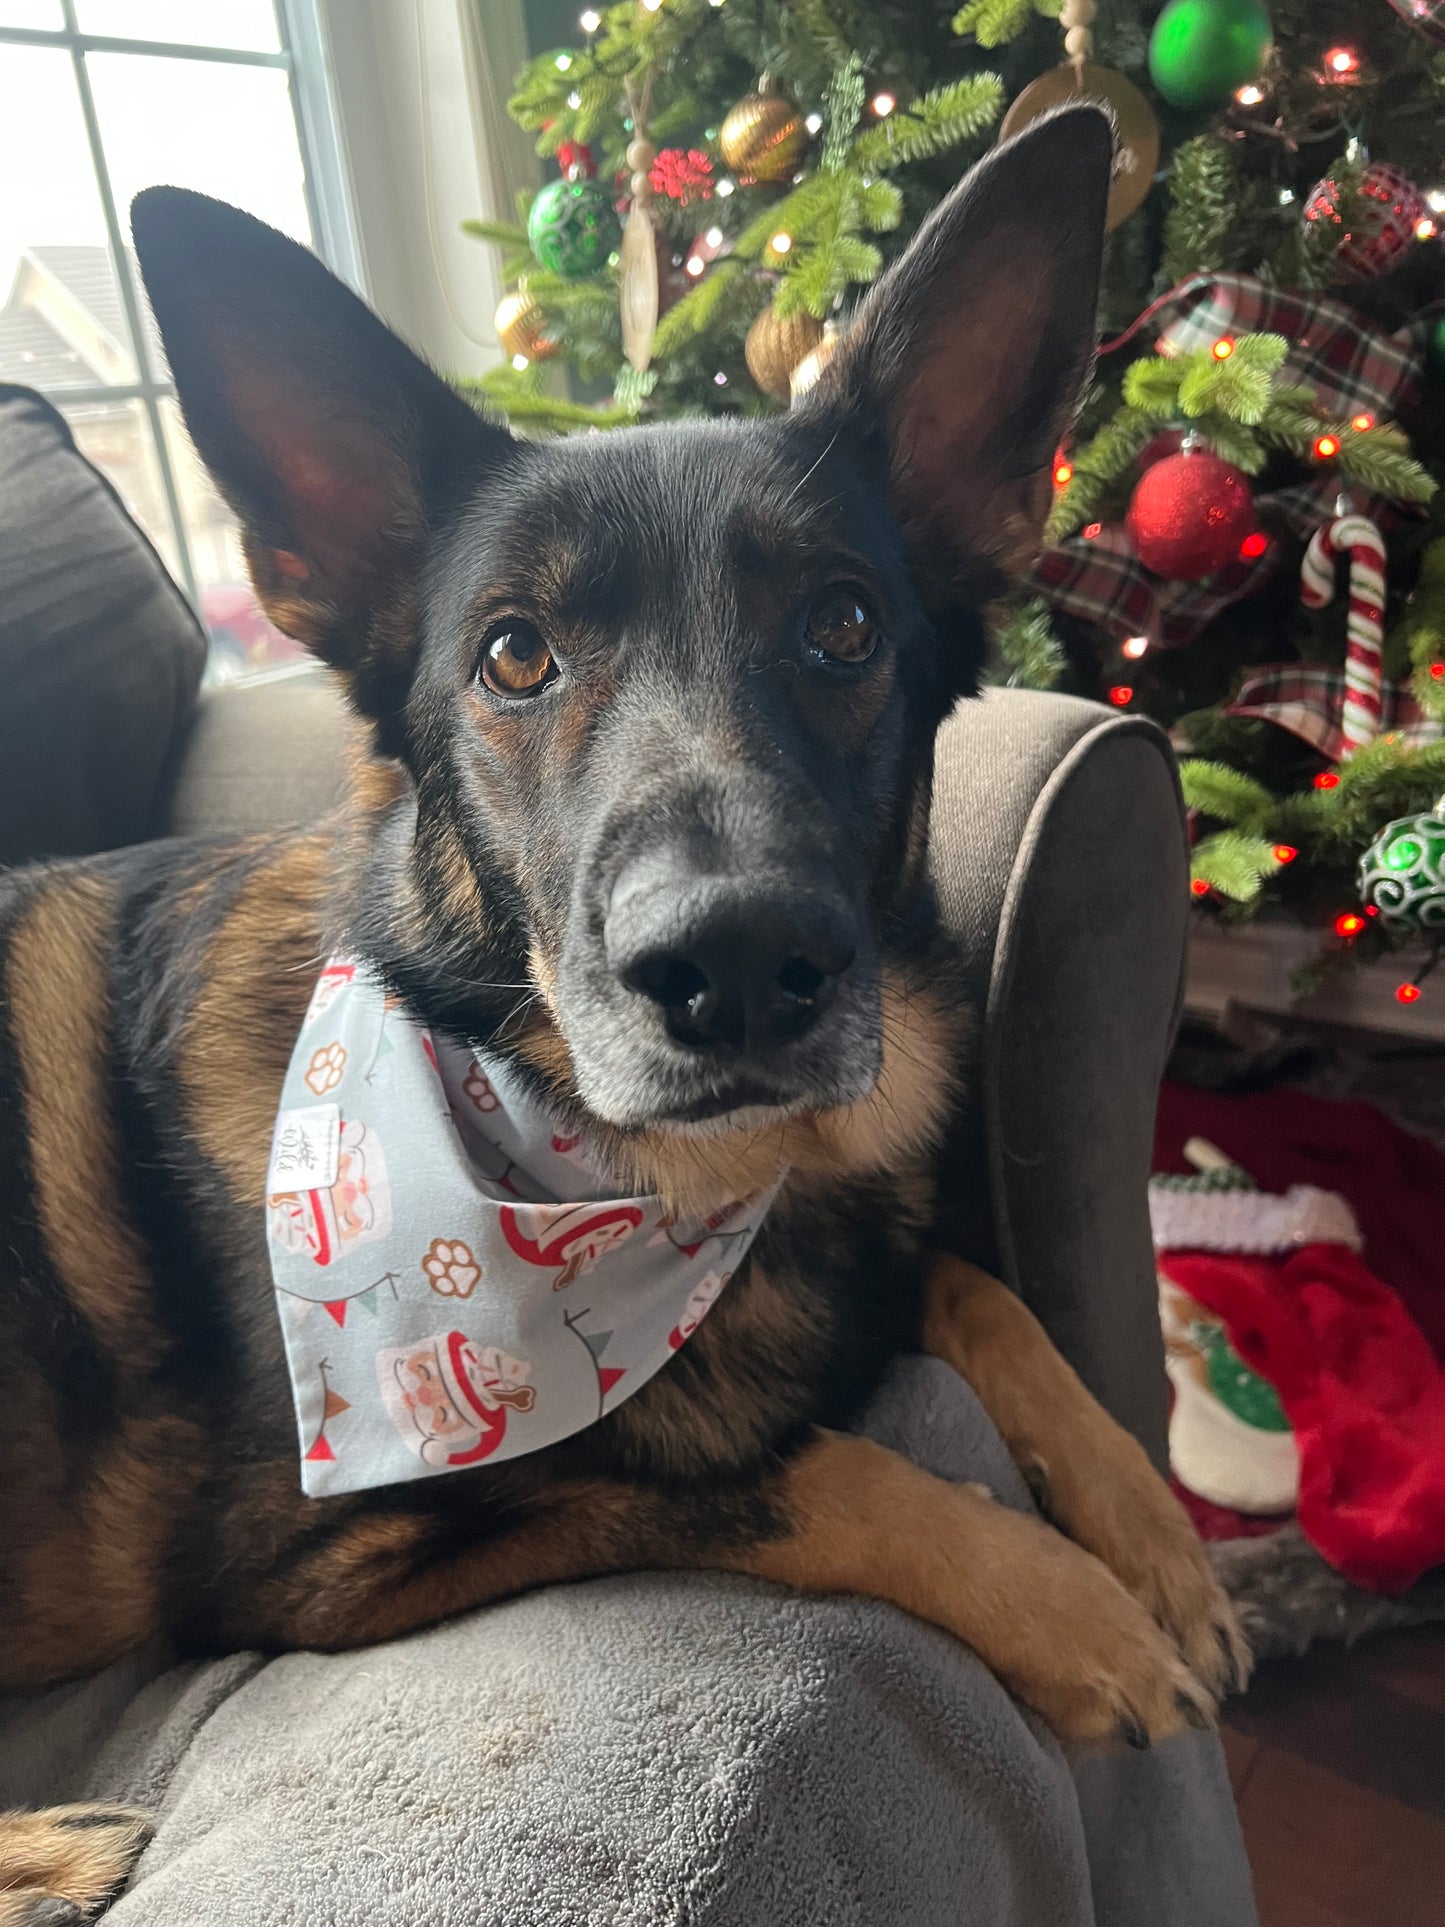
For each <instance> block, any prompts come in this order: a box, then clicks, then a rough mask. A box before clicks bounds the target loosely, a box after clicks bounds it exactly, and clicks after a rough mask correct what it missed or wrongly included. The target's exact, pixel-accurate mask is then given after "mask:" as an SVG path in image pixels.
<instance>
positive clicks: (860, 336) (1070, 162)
mask: <svg viewBox="0 0 1445 1927" xmlns="http://www.w3.org/2000/svg"><path fill="white" fill-rule="evenodd" d="M1113 151H1114V140H1113V130H1112V128H1111V126H1110V123H1109V121H1108V119H1107V117H1106V116H1105V115H1104V114H1103V113H1102V112H1101V111H1100V110H1099V109H1098V108H1097V107H1093V106H1079V107H1069V108H1065V109H1064V110H1062V111H1061V112H1059V113H1056V114H1053V115H1050V116H1049V117H1048V118H1047V119H1045V120H1042V121H1039V122H1037V123H1036V124H1035V125H1034V126H1033V127H1031V128H1029V129H1028V130H1027V131H1026V132H1024V133H1022V134H1020V135H1018V136H1017V137H1016V138H1015V139H1013V140H1010V141H1005V142H1004V143H1003V144H1002V145H1001V146H999V147H996V148H995V149H994V150H993V151H992V153H990V154H989V155H988V156H987V157H986V158H985V159H984V160H983V161H981V162H980V163H979V165H978V166H977V167H975V168H974V169H973V170H972V171H971V172H970V173H969V174H967V175H966V176H965V177H964V179H963V180H962V181H960V182H959V184H958V186H957V187H956V188H954V190H953V192H952V193H951V194H950V195H949V196H948V197H947V199H946V200H944V201H942V202H941V203H940V204H939V206H938V207H937V208H936V209H935V210H934V212H933V213H932V215H931V216H930V217H929V219H928V220H927V221H925V222H924V224H923V226H922V227H921V228H920V229H919V231H918V233H917V235H916V236H915V237H914V240H913V242H912V244H911V245H910V246H909V248H908V249H907V251H906V252H905V253H904V254H903V255H902V256H901V257H900V258H899V260H898V261H897V262H895V263H894V265H893V266H892V267H891V268H890V269H889V270H888V272H887V273H886V274H884V275H882V276H881V277H880V278H879V280H878V281H877V283H876V284H875V286H874V287H873V289H872V290H871V291H870V293H869V295H868V297H867V299H866V300H865V301H864V303H863V305H862V307H861V308H860V309H859V312H858V315H857V318H856V320H855V322H854V323H853V326H852V327H851V328H850V329H849V331H848V334H847V335H846V336H845V338H844V340H843V342H842V343H841V344H840V346H839V348H838V351H837V352H836V354H835V355H834V357H833V359H832V361H831V362H830V363H829V365H828V367H827V369H826V370H825V371H824V375H823V378H822V380H821V381H820V382H819V383H818V385H817V387H816V388H815V389H814V390H813V392H812V394H811V395H810V396H809V397H808V398H807V400H806V402H805V403H804V404H803V406H804V408H805V409H806V410H807V412H809V413H812V412H814V411H815V410H822V411H826V412H832V411H834V410H836V409H838V408H840V407H841V408H844V409H846V410H848V411H849V413H850V414H852V415H855V416H856V417H858V418H859V419H860V421H861V425H862V426H863V427H864V429H865V431H866V432H869V433H875V432H876V433H880V434H881V436H882V439H883V442H884V445H885V450H886V456H887V461H888V466H889V471H890V477H891V491H892V499H893V505H894V508H895V511H896V513H897V515H898V518H899V521H900V523H901V524H902V527H903V529H904V533H905V535H906V537H907V539H908V543H909V548H910V551H911V554H912V558H913V564H914V570H915V574H916V575H917V576H918V577H919V579H920V584H921V586H923V587H924V589H925V593H927V592H928V591H929V590H936V591H938V592H940V593H942V594H944V595H953V594H959V593H962V594H964V595H968V594H970V593H974V594H978V593H987V592H989V591H990V589H991V588H993V587H997V586H998V581H997V577H998V574H999V572H1000V571H1002V572H1003V573H1006V574H1012V573H1016V572H1019V571H1021V570H1022V569H1023V568H1025V567H1027V565H1028V563H1029V562H1030V561H1031V560H1032V559H1033V556H1034V554H1035V553H1036V551H1037V548H1038V545H1039V539H1040V536H1041V533H1042V529H1043V523H1044V520H1045V518H1046V516H1047V514H1048V506H1049V501H1050V491H1051V485H1052V470H1053V465H1054V455H1055V451H1056V450H1057V448H1058V444H1059V441H1060V439H1061V437H1062V436H1063V434H1064V433H1065V431H1066V430H1067V428H1068V426H1069V424H1070V422H1071V421H1072V419H1073V416H1074V412H1075V410H1076V409H1077V407H1078V404H1079V402H1080V400H1081V399H1082V396H1083V392H1084V387H1085V384H1086V382H1087V380H1088V377H1089V371H1090V369H1091V368H1092V366H1093V359H1094V347H1095V323H1096V310H1097V305H1098V288H1099V266H1100V258H1101V254H1102V250H1103V240H1104V210H1105V206H1106V204H1107V201H1108V197H1109V177H1110V169H1111V165H1112V160H1113Z"/></svg>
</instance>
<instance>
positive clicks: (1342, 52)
mask: <svg viewBox="0 0 1445 1927" xmlns="http://www.w3.org/2000/svg"><path fill="white" fill-rule="evenodd" d="M1325 65H1326V66H1327V67H1328V68H1329V70H1330V72H1331V73H1332V74H1334V75H1335V76H1336V77H1337V78H1338V79H1341V80H1343V79H1344V77H1345V75H1346V74H1357V73H1358V72H1359V71H1360V56H1359V55H1358V54H1357V53H1356V52H1355V50H1354V48H1353V47H1331V48H1330V50H1329V52H1328V53H1327V54H1326V55H1325Z"/></svg>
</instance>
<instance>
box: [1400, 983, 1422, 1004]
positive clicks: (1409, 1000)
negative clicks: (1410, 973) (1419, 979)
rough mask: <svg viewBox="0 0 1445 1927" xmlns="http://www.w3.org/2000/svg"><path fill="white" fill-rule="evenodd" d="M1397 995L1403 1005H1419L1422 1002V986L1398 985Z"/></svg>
mask: <svg viewBox="0 0 1445 1927" xmlns="http://www.w3.org/2000/svg"><path fill="white" fill-rule="evenodd" d="M1395 995H1396V996H1397V997H1398V998H1399V1000H1400V1002H1401V1003H1402V1004H1418V1003H1419V1001H1420V986H1419V985H1418V984H1396V986H1395Z"/></svg>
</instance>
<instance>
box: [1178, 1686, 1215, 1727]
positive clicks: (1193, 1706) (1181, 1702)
mask: <svg viewBox="0 0 1445 1927" xmlns="http://www.w3.org/2000/svg"><path fill="white" fill-rule="evenodd" d="M1174 1704H1175V1705H1176V1706H1177V1707H1178V1709H1179V1711H1180V1712H1181V1713H1182V1714H1183V1716H1184V1718H1185V1719H1186V1720H1187V1721H1188V1723H1189V1724H1190V1725H1191V1726H1192V1727H1194V1728H1195V1730H1196V1731H1197V1732H1200V1733H1207V1732H1209V1730H1210V1728H1211V1727H1212V1726H1213V1725H1214V1721H1213V1720H1212V1719H1211V1718H1210V1717H1209V1715H1208V1713H1207V1712H1206V1711H1205V1709H1204V1708H1203V1707H1202V1706H1201V1705H1200V1703H1199V1701H1198V1700H1197V1699H1195V1698H1194V1697H1193V1696H1192V1694H1189V1693H1176V1694H1175V1695H1174Z"/></svg>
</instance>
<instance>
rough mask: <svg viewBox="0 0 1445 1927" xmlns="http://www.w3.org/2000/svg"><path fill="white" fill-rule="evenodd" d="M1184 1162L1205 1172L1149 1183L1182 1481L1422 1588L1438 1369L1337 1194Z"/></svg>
mask: <svg viewBox="0 0 1445 1927" xmlns="http://www.w3.org/2000/svg"><path fill="white" fill-rule="evenodd" d="M1186 1154H1187V1155H1188V1156H1189V1157H1190V1158H1191V1160H1192V1161H1194V1162H1196V1163H1200V1164H1205V1165H1208V1166H1209V1167H1210V1168H1208V1169H1206V1170H1204V1171H1203V1172H1202V1174H1201V1175H1200V1176H1198V1177H1190V1178H1179V1177H1170V1178H1157V1177H1156V1178H1154V1179H1153V1180H1152V1181H1151V1183H1150V1215H1151V1218H1152V1220H1153V1227H1154V1243H1155V1249H1156V1253H1157V1262H1158V1267H1159V1274H1160V1303H1161V1315H1162V1318H1163V1323H1164V1332H1165V1339H1166V1344H1167V1347H1168V1364H1169V1375H1170V1379H1171V1381H1172V1383H1173V1386H1174V1392H1175V1405H1174V1412H1173V1417H1172V1420H1171V1425H1170V1438H1169V1444H1170V1456H1171V1460H1172V1462H1173V1466H1174V1470H1175V1474H1176V1476H1177V1477H1178V1479H1179V1482H1180V1484H1181V1485H1183V1486H1184V1487H1185V1488H1186V1489H1187V1490H1188V1491H1190V1492H1194V1493H1197V1494H1198V1495H1199V1496H1200V1497H1202V1498H1205V1499H1207V1500H1209V1501H1211V1502H1212V1503H1213V1504H1216V1505H1223V1506H1228V1507H1230V1508H1232V1509H1233V1510H1235V1511H1239V1512H1260V1513H1262V1512H1278V1511H1285V1510H1287V1509H1288V1508H1289V1507H1290V1506H1291V1505H1292V1504H1293V1505H1294V1506H1295V1507H1296V1508H1297V1511H1298V1515H1299V1523H1300V1527H1301V1529H1302V1531H1303V1532H1304V1533H1305V1535H1306V1537H1307V1538H1308V1539H1309V1540H1310V1541H1311V1542H1312V1543H1313V1544H1314V1545H1315V1546H1316V1547H1317V1548H1318V1550H1319V1551H1320V1552H1321V1553H1322V1554H1323V1555H1324V1557H1325V1558H1326V1559H1327V1560H1329V1562H1330V1563H1331V1565H1333V1566H1335V1567H1336V1568H1337V1570H1339V1571H1340V1572H1343V1573H1344V1574H1345V1576H1346V1577H1347V1578H1349V1579H1351V1580H1353V1581H1354V1582H1355V1583H1356V1584H1357V1585H1361V1586H1368V1587H1373V1588H1374V1589H1376V1590H1378V1591H1382V1592H1391V1591H1396V1590H1399V1589H1402V1588H1403V1587H1406V1586H1409V1585H1411V1584H1413V1583H1414V1581H1415V1580H1416V1579H1417V1578H1418V1577H1419V1576H1420V1574H1421V1573H1422V1572H1425V1571H1426V1570H1428V1569H1429V1568H1430V1567H1431V1566H1434V1565H1439V1564H1441V1563H1445V1371H1442V1369H1441V1367H1440V1366H1439V1365H1438V1364H1437V1362H1436V1360H1435V1358H1434V1355H1433V1354H1432V1352H1431V1350H1430V1347H1429V1345H1428V1344H1427V1343H1426V1341H1425V1339H1424V1337H1423V1335H1422V1334H1421V1332H1420V1329H1419V1327H1418V1326H1417V1325H1416V1324H1415V1323H1414V1321H1413V1320H1412V1319H1411V1318H1410V1316H1409V1314H1408V1313H1407V1312H1406V1310H1405V1308H1404V1306H1403V1305H1402V1303H1401V1302H1400V1299H1399V1297H1398V1296H1397V1294H1396V1293H1395V1292H1393V1291H1392V1290H1391V1289H1390V1287H1389V1286H1388V1285H1386V1284H1384V1283H1382V1282H1381V1280H1380V1279H1378V1278H1377V1277H1375V1276H1374V1274H1373V1273H1372V1272H1371V1271H1370V1270H1369V1269H1368V1267H1367V1266H1366V1265H1365V1264H1364V1263H1363V1262H1362V1260H1361V1259H1360V1257H1359V1255H1358V1252H1359V1247H1360V1242H1361V1240H1360V1234H1359V1230H1358V1227H1357V1225H1356V1222H1355V1218H1354V1214H1353V1212H1352V1211H1351V1210H1350V1208H1349V1206H1348V1205H1347V1204H1346V1203H1345V1201H1344V1200H1343V1199H1342V1198H1339V1197H1337V1196H1336V1195H1335V1194H1334V1193H1333V1192H1328V1191H1321V1190H1317V1189H1316V1188H1315V1187H1314V1186H1312V1185H1296V1186H1294V1187H1292V1188H1291V1189H1290V1190H1289V1191H1287V1192H1286V1193H1284V1194H1283V1195H1282V1196H1276V1195H1272V1194H1270V1193H1267V1192H1263V1191H1259V1190H1257V1189H1256V1188H1255V1187H1254V1186H1253V1185H1252V1183H1251V1181H1250V1179H1249V1178H1248V1176H1247V1175H1246V1174H1245V1173H1244V1172H1242V1171H1241V1170H1239V1169H1238V1168H1237V1167H1235V1166H1232V1165H1229V1164H1228V1163H1227V1161H1225V1160H1223V1159H1222V1158H1221V1157H1220V1154H1219V1153H1218V1152H1211V1147H1208V1146H1203V1145H1198V1144H1191V1145H1190V1146H1188V1147H1186Z"/></svg>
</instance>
